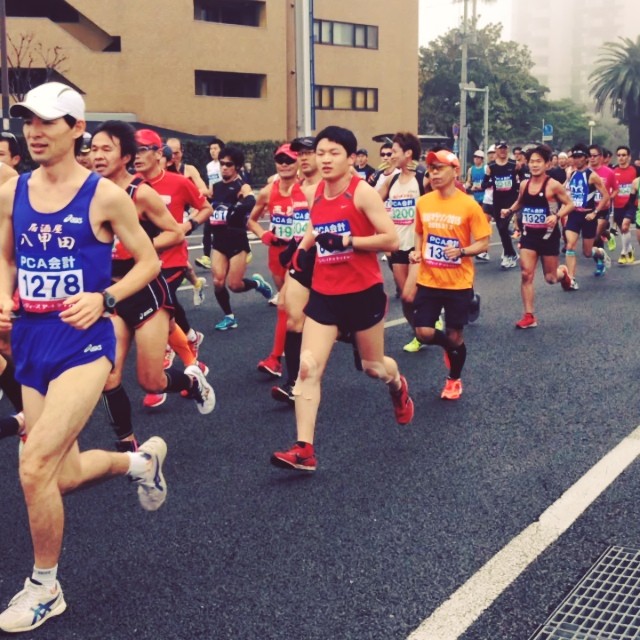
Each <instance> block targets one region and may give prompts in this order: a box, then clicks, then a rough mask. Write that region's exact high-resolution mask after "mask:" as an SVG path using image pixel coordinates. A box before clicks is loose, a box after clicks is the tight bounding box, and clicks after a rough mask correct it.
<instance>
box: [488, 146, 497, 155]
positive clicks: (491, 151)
mask: <svg viewBox="0 0 640 640" xmlns="http://www.w3.org/2000/svg"><path fill="white" fill-rule="evenodd" d="M495 152H496V145H495V144H492V145H491V146H490V147H489V148H488V149H487V153H495Z"/></svg>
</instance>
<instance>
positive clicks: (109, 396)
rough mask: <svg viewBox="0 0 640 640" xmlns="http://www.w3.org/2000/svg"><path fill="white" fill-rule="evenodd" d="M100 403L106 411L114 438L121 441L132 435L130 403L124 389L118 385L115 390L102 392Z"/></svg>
mask: <svg viewBox="0 0 640 640" xmlns="http://www.w3.org/2000/svg"><path fill="white" fill-rule="evenodd" d="M102 403H103V404H104V408H105V409H106V410H107V415H108V416H109V420H111V427H112V428H113V431H114V433H115V434H116V438H117V439H118V440H123V439H124V438H128V437H130V436H132V435H133V422H132V420H131V401H130V400H129V396H128V395H127V392H126V391H125V388H124V387H123V386H122V385H121V384H119V385H118V386H117V387H116V388H115V389H110V390H109V391H103V392H102Z"/></svg>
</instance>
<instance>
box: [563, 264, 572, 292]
mask: <svg viewBox="0 0 640 640" xmlns="http://www.w3.org/2000/svg"><path fill="white" fill-rule="evenodd" d="M560 269H563V271H564V275H563V276H562V280H560V286H561V287H562V288H563V289H564V290H565V291H571V276H570V275H569V269H567V267H565V266H564V265H562V266H561V267H560Z"/></svg>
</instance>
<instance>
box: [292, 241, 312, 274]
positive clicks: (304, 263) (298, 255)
mask: <svg viewBox="0 0 640 640" xmlns="http://www.w3.org/2000/svg"><path fill="white" fill-rule="evenodd" d="M310 259H311V256H310V255H309V252H308V251H305V250H304V249H301V248H300V247H298V249H297V250H296V251H295V252H294V253H293V257H292V258H291V267H292V269H295V270H296V271H298V272H300V271H304V270H305V269H306V268H307V267H308V266H309V260H310Z"/></svg>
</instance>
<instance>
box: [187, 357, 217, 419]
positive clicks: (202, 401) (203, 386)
mask: <svg viewBox="0 0 640 640" xmlns="http://www.w3.org/2000/svg"><path fill="white" fill-rule="evenodd" d="M184 372H185V373H186V374H187V375H188V376H189V377H190V378H191V379H195V381H196V383H197V385H196V389H195V390H194V391H193V392H192V394H193V395H192V396H191V397H192V398H193V399H194V400H195V401H196V406H197V407H198V411H199V412H200V413H202V414H203V415H206V414H207V413H211V412H212V411H213V410H214V409H215V408H216V392H215V391H214V390H213V387H212V386H211V385H210V384H209V383H208V382H207V379H206V378H205V377H204V373H202V371H201V370H200V368H199V367H198V365H196V364H192V365H189V366H188V367H187V368H186V369H185V370H184Z"/></svg>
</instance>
